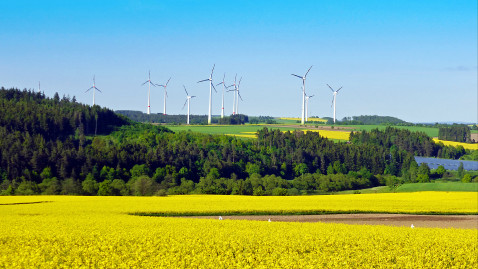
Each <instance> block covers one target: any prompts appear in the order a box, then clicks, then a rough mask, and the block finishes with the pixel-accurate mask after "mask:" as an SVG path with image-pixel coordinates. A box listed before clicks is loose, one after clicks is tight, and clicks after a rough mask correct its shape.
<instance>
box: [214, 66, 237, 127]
mask: <svg viewBox="0 0 478 269" xmlns="http://www.w3.org/2000/svg"><path fill="white" fill-rule="evenodd" d="M225 79H226V73H224V76H223V77H222V82H220V83H218V84H216V86H219V85H221V84H222V85H223V86H224V89H223V90H222V104H221V119H222V118H224V91H227V89H228V88H230V87H232V86H234V84H233V85H229V86H226V82H224V80H225Z"/></svg>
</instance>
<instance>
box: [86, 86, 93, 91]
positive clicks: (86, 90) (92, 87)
mask: <svg viewBox="0 0 478 269" xmlns="http://www.w3.org/2000/svg"><path fill="white" fill-rule="evenodd" d="M91 89H93V87H91V88H89V89H88V90H86V91H85V92H88V91H90V90H91Z"/></svg>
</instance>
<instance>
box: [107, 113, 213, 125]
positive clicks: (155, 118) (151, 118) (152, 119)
mask: <svg viewBox="0 0 478 269" xmlns="http://www.w3.org/2000/svg"><path fill="white" fill-rule="evenodd" d="M115 112H116V113H118V114H121V115H123V116H125V117H127V118H129V119H130V120H132V121H135V122H148V123H169V124H179V123H186V115H164V114H162V113H153V114H149V115H148V114H146V113H143V112H141V111H136V110H116V111H115ZM189 120H190V123H191V124H207V115H190V116H189Z"/></svg>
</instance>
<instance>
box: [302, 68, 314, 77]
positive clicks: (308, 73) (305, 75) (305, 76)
mask: <svg viewBox="0 0 478 269" xmlns="http://www.w3.org/2000/svg"><path fill="white" fill-rule="evenodd" d="M312 66H313V65H311V66H310V67H309V70H307V73H305V76H304V78H306V77H307V74H309V71H310V69H312Z"/></svg>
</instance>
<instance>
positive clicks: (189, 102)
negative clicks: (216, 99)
mask: <svg viewBox="0 0 478 269" xmlns="http://www.w3.org/2000/svg"><path fill="white" fill-rule="evenodd" d="M183 87H184V91H185V92H186V102H184V105H183V108H182V109H184V107H185V106H186V103H187V104H188V120H187V124H188V125H189V108H190V104H191V98H194V97H196V96H194V95H193V96H190V95H189V93H188V91H187V90H186V86H184V85H183Z"/></svg>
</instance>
